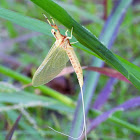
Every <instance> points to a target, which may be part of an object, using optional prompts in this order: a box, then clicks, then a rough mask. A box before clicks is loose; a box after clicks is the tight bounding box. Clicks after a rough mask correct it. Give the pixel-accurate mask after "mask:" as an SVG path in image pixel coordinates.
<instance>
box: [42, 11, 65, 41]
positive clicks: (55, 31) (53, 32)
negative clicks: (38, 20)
mask: <svg viewBox="0 0 140 140" xmlns="http://www.w3.org/2000/svg"><path fill="white" fill-rule="evenodd" d="M43 15H44V17H45V18H46V20H47V21H48V23H49V25H50V26H52V27H53V28H54V29H52V30H51V32H52V34H53V36H54V37H55V38H56V39H59V38H61V37H63V35H61V33H60V31H59V29H58V27H57V25H56V24H55V22H54V20H53V18H52V17H50V18H51V20H52V23H51V22H50V21H49V19H48V18H47V16H46V15H45V14H43ZM55 29H56V30H55Z"/></svg>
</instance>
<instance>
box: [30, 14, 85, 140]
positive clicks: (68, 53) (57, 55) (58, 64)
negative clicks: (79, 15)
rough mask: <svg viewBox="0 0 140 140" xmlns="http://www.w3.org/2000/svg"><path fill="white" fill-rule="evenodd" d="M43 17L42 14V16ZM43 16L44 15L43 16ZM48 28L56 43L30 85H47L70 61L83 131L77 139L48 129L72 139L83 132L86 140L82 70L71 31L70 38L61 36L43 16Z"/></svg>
mask: <svg viewBox="0 0 140 140" xmlns="http://www.w3.org/2000/svg"><path fill="white" fill-rule="evenodd" d="M43 15H44V14H43ZM44 16H45V15H44ZM45 18H46V19H47V21H48V23H49V24H50V26H52V27H53V28H54V29H52V30H51V32H52V34H53V36H54V37H55V38H56V41H55V43H54V45H53V46H52V48H51V49H50V51H49V52H48V54H47V56H46V57H45V59H44V61H43V62H42V64H41V65H40V66H39V68H38V69H37V71H36V72H35V74H34V76H33V79H32V85H33V86H35V87H37V86H40V85H43V84H45V83H48V82H49V81H51V80H52V79H54V78H55V77H56V76H57V75H58V74H59V73H60V72H61V71H62V70H63V69H64V68H65V66H66V63H67V62H68V60H70V62H71V64H72V66H73V68H74V70H75V73H76V75H77V79H78V81H79V85H80V89H81V97H82V105H83V117H84V125H83V130H82V132H81V134H80V135H79V136H78V137H76V138H75V137H72V136H70V135H68V134H65V133H62V132H59V131H56V130H55V129H53V128H51V127H49V126H48V127H49V128H50V129H52V130H53V131H55V132H57V133H59V134H62V135H65V136H68V137H70V138H72V139H79V138H80V137H81V136H82V135H83V133H84V132H85V140H87V136H86V117H85V107H84V98H83V90H82V86H83V73H82V68H81V66H80V63H79V61H78V58H77V56H76V54H75V52H74V49H73V47H72V46H71V44H74V43H75V42H72V43H70V41H69V39H72V31H73V28H72V30H71V36H70V37H68V35H67V31H68V30H67V31H66V32H65V35H62V34H61V33H60V31H59V29H58V27H57V26H56V24H55V22H54V20H53V19H52V18H51V20H52V23H53V24H52V23H51V22H50V21H49V20H48V18H47V17H46V16H45Z"/></svg>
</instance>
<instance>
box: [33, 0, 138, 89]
mask: <svg viewBox="0 0 140 140" xmlns="http://www.w3.org/2000/svg"><path fill="white" fill-rule="evenodd" d="M31 1H32V2H34V3H35V4H37V5H38V6H40V7H41V8H42V9H44V10H45V11H46V12H47V13H49V14H50V15H51V16H53V17H54V18H55V19H57V20H58V21H59V22H61V23H62V24H63V25H64V26H66V27H67V28H68V29H71V28H72V27H73V29H74V30H73V34H74V36H75V37H76V39H77V40H78V41H79V42H80V43H81V44H83V45H84V46H86V47H87V48H89V49H90V50H91V51H93V52H95V53H96V54H98V55H99V56H100V57H101V58H102V59H103V60H104V61H105V62H106V63H108V64H109V65H111V66H113V67H114V68H116V69H117V70H118V71H119V72H120V73H122V74H123V75H124V76H125V77H126V78H127V79H128V80H130V81H131V82H132V83H133V84H134V85H135V86H136V87H137V88H138V89H139V90H140V86H139V85H140V80H138V78H136V77H135V76H134V75H133V73H131V72H130V71H128V70H127V69H126V68H125V67H124V66H123V65H122V63H121V62H120V61H119V59H117V57H116V56H115V55H114V54H113V53H112V52H111V51H110V50H109V49H107V48H106V47H105V46H104V45H103V43H101V42H100V41H99V40H98V39H97V38H96V37H95V36H94V35H93V34H92V33H91V32H90V31H88V30H87V29H85V28H84V27H83V26H81V25H80V24H78V23H77V22H76V21H75V20H74V19H73V18H72V17H71V16H70V15H69V14H68V13H67V12H66V11H65V10H64V9H63V8H62V7H60V6H59V5H58V4H56V3H55V2H54V1H52V0H31ZM138 77H139V76H138Z"/></svg>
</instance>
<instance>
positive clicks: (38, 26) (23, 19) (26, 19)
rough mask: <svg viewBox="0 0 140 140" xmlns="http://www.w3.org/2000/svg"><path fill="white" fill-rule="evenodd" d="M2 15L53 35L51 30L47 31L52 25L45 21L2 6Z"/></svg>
mask: <svg viewBox="0 0 140 140" xmlns="http://www.w3.org/2000/svg"><path fill="white" fill-rule="evenodd" d="M0 17H1V18H4V19H7V20H9V21H11V22H13V23H16V24H18V25H20V26H22V27H24V28H27V29H30V30H33V31H37V32H40V33H43V34H46V35H48V36H52V35H51V34H50V33H49V32H46V31H48V30H50V26H49V25H48V24H46V23H45V22H43V21H40V20H37V19H33V18H30V17H27V16H23V15H21V14H19V13H16V12H14V11H11V10H7V9H5V8H0Z"/></svg>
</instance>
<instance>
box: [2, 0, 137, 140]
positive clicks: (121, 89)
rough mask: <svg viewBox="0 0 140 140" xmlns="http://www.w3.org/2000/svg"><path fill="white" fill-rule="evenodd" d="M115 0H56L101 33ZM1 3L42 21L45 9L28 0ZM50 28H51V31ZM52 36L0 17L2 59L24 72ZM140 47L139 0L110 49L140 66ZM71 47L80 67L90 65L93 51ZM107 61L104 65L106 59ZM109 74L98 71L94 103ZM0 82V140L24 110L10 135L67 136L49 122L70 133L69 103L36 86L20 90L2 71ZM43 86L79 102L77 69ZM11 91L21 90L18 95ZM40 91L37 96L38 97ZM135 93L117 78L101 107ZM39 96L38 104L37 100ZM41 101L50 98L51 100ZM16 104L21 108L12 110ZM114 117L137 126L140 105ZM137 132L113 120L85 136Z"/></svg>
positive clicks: (119, 137)
mask: <svg viewBox="0 0 140 140" xmlns="http://www.w3.org/2000/svg"><path fill="white" fill-rule="evenodd" d="M114 1H115V0H61V1H57V2H58V4H59V5H61V6H62V7H63V8H64V9H66V11H67V12H68V13H69V14H70V15H71V16H72V17H73V18H74V19H75V20H76V21H77V22H78V23H80V24H82V25H83V26H85V27H86V28H87V29H88V30H90V31H91V32H92V33H93V34H94V35H96V36H97V37H99V35H100V33H101V30H102V28H103V25H104V23H105V21H106V19H107V17H108V15H109V14H110V12H111V10H112V8H113V5H114ZM0 7H2V8H6V9H9V10H12V11H15V12H18V13H20V14H22V15H25V16H29V17H32V18H35V19H39V20H42V21H45V19H44V17H43V16H42V13H44V11H43V10H42V9H40V8H39V7H38V6H36V5H35V4H33V3H32V2H30V1H28V0H0ZM45 14H46V13H45ZM56 23H57V25H58V26H59V27H60V29H62V30H63V31H64V30H66V28H64V27H63V26H62V25H61V24H60V23H59V22H57V21H56ZM46 24H47V23H46ZM50 31H51V27H50V30H49V32H50ZM63 31H62V32H63ZM47 32H48V31H47ZM54 41H55V39H54V38H53V36H52V35H51V32H50V35H48V36H47V35H43V34H41V33H37V32H34V31H31V30H28V29H25V28H23V27H20V26H18V25H16V24H13V23H12V22H10V21H8V20H5V19H2V18H0V64H2V65H3V66H6V67H8V68H10V69H12V70H14V71H16V72H18V73H20V74H23V75H26V76H27V77H30V78H32V76H33V74H34V72H35V70H36V69H37V67H38V66H39V65H40V64H41V62H42V61H43V59H44V58H45V56H46V54H47V52H48V51H49V49H50V48H51V46H52V44H53V43H54ZM139 48H140V1H139V0H134V1H133V3H132V5H131V6H130V7H129V8H128V10H127V12H126V16H125V18H124V20H123V23H122V25H121V27H120V29H119V33H118V36H117V38H116V41H115V43H114V45H113V47H112V49H111V50H112V51H113V52H114V53H115V54H118V55H120V56H121V57H123V58H125V59H126V60H128V61H130V62H132V63H134V64H135V65H137V66H140V55H139V54H140V49H139ZM74 49H75V52H76V54H77V56H78V58H79V61H80V63H81V65H82V66H88V65H90V64H91V61H92V57H93V56H92V55H90V54H88V53H87V52H84V51H82V50H80V49H78V48H77V47H74ZM68 65H69V64H68ZM105 66H107V65H106V64H105ZM84 73H85V71H84ZM108 78H109V77H107V76H104V75H101V76H100V79H99V82H98V86H97V88H96V92H95V95H94V98H93V102H94V100H95V99H96V97H97V95H98V93H99V92H100V91H101V89H102V88H103V87H104V85H105V84H106V82H107V80H108ZM0 81H2V82H0V93H1V95H0V140H3V139H4V138H5V136H6V135H7V133H8V132H9V131H10V130H11V127H12V126H13V124H14V122H15V120H16V118H17V117H18V115H19V114H20V112H22V114H23V117H22V118H21V120H20V122H19V124H18V129H17V130H16V131H15V132H14V135H13V137H12V140H25V139H28V140H36V139H50V140H51V139H52V140H61V139H68V138H67V137H64V136H61V135H59V134H57V133H55V132H53V131H51V130H50V129H48V128H47V125H49V126H51V127H53V128H55V129H56V130H58V131H61V132H64V131H67V132H69V129H68V128H67V129H68V130H65V129H66V126H69V125H70V122H71V121H72V118H73V112H74V108H73V107H67V106H65V105H64V104H63V103H61V102H60V101H56V100H53V99H52V98H48V97H47V95H45V94H44V95H43V93H42V92H41V91H40V90H39V89H33V88H32V87H28V88H25V89H24V90H21V91H18V90H19V89H21V87H22V86H23V84H21V83H19V82H18V81H17V80H15V79H13V78H10V77H8V76H5V75H3V74H0ZM47 85H48V86H49V87H50V88H53V89H54V90H56V91H58V92H60V93H62V94H65V95H67V96H68V97H70V98H71V99H73V100H74V101H75V102H76V101H77V98H78V93H79V90H80V89H79V85H78V82H77V78H76V75H75V74H70V75H65V76H63V77H59V78H56V79H54V80H52V81H51V82H50V83H48V84H47ZM17 88H18V89H17ZM15 91H16V92H17V91H18V92H20V94H21V93H23V94H22V95H19V94H16V93H15ZM27 93H28V94H31V95H29V96H27ZM38 95H39V96H40V97H38ZM138 95H139V92H138V90H137V89H136V88H135V87H134V86H133V85H131V84H128V83H125V82H123V81H119V80H118V81H116V83H115V85H114V87H113V91H112V94H111V96H110V97H109V99H108V102H107V103H106V104H105V105H104V107H103V108H102V110H101V111H106V110H109V109H111V108H113V107H115V106H117V105H119V104H121V103H123V102H125V101H126V100H128V99H131V98H133V97H137V96H138ZM38 98H39V99H40V101H41V103H40V102H38ZM35 101H36V102H35ZM20 102H21V103H25V104H27V105H28V107H26V109H23V107H20ZM45 103H48V104H49V103H50V105H47V104H45ZM32 104H33V105H32ZM14 105H16V106H18V107H19V108H16V109H14V107H13V106H14ZM4 107H7V108H4ZM10 107H11V108H10ZM6 109H7V110H6ZM114 116H115V117H117V118H118V119H122V120H124V121H126V122H129V123H130V124H131V123H132V124H134V125H136V126H139V125H140V117H139V116H140V110H139V108H137V109H135V110H132V111H127V112H125V113H123V112H117V113H115V115H114ZM94 117H95V116H94V115H93V114H92V113H89V118H94ZM139 135H140V134H138V133H135V132H132V131H131V130H129V129H127V128H124V127H121V125H119V124H117V123H114V122H111V121H109V120H107V121H106V122H104V123H102V124H101V125H99V126H98V127H97V128H96V129H95V130H94V131H92V132H91V133H90V134H89V135H88V137H89V139H91V140H92V139H95V140H129V139H130V140H139V139H140V136H139Z"/></svg>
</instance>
